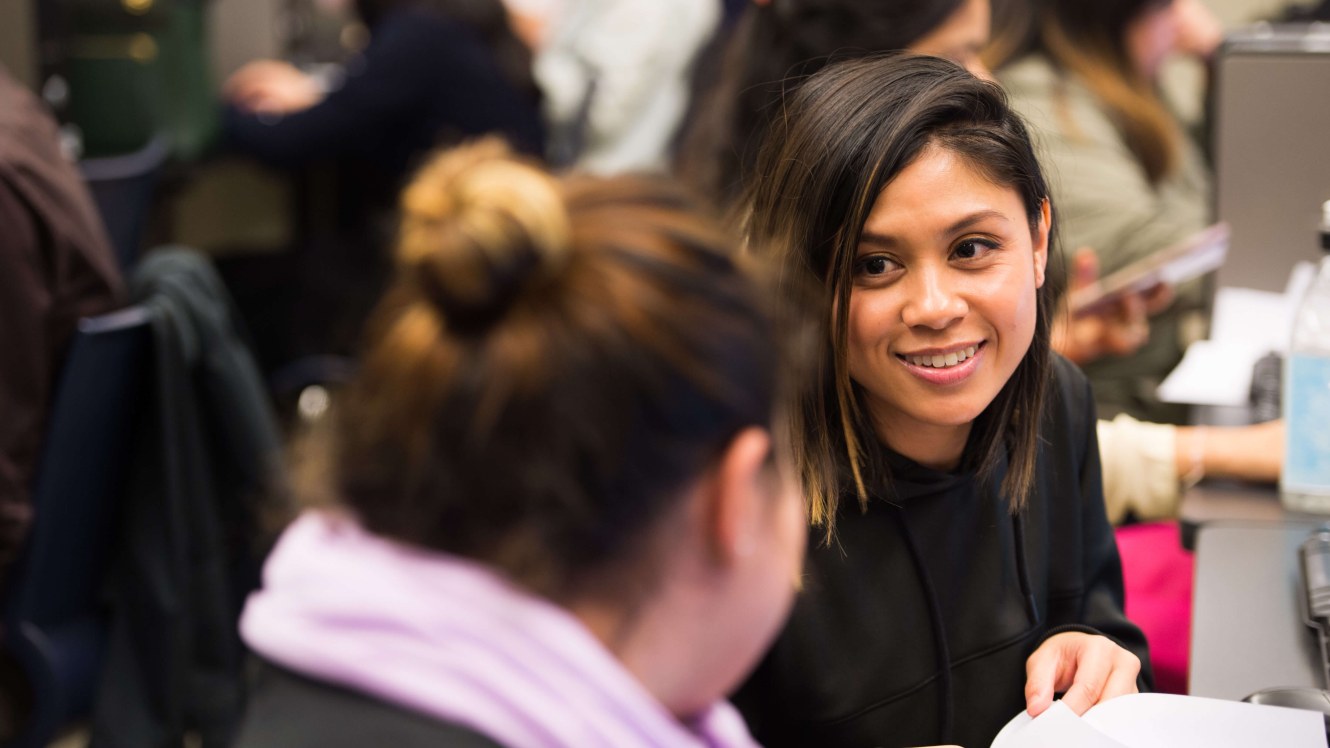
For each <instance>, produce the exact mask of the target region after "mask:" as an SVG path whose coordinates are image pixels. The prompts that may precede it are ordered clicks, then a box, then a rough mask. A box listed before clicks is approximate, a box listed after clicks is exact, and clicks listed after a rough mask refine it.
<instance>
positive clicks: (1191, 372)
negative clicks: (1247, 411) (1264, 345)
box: [1158, 340, 1264, 405]
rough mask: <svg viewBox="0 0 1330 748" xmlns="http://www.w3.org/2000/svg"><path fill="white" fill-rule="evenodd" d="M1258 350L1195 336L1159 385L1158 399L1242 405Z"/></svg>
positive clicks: (1168, 401)
mask: <svg viewBox="0 0 1330 748" xmlns="http://www.w3.org/2000/svg"><path fill="white" fill-rule="evenodd" d="M1261 355H1264V354H1263V353H1262V354H1253V353H1252V349H1249V348H1246V347H1244V346H1234V345H1225V344H1223V343H1217V342H1215V341H1212V340H1198V341H1196V342H1195V343H1192V344H1191V346H1190V347H1188V348H1187V352H1186V353H1185V354H1183V356H1182V361H1181V362H1180V363H1179V364H1178V365H1177V367H1175V368H1174V369H1173V371H1171V372H1169V374H1168V376H1167V377H1166V378H1165V379H1164V381H1163V382H1161V383H1160V385H1159V391H1158V394H1159V399H1160V400H1163V401H1164V402H1166V403H1190V404H1193V405H1246V404H1247V400H1248V398H1249V396H1250V393H1251V373H1252V366H1253V365H1254V364H1255V363H1256V359H1257V358H1260V356H1261Z"/></svg>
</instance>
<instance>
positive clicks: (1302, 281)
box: [1157, 262, 1315, 406]
mask: <svg viewBox="0 0 1330 748" xmlns="http://www.w3.org/2000/svg"><path fill="white" fill-rule="evenodd" d="M1314 275H1315V268H1314V267H1313V266H1311V265H1310V264H1309V263H1305V262H1301V263H1298V264H1297V265H1296V266H1295V267H1294V268H1293V272H1292V274H1291V275H1290V276H1289V282H1288V285H1287V287H1286V288H1285V290H1284V293H1282V294H1279V293H1272V292H1270V291H1257V290H1255V289H1251V288H1221V289H1219V291H1218V292H1217V293H1216V294H1215V304H1214V310H1213V312H1212V313H1211V316H1210V339H1209V340H1200V341H1197V342H1195V343H1192V344H1191V346H1190V347H1188V348H1187V352H1186V354H1185V355H1184V356H1183V358H1182V361H1181V362H1180V363H1179V364H1178V366H1177V367H1176V368H1175V369H1173V371H1172V372H1170V373H1169V375H1168V377H1167V378H1165V379H1164V381H1163V382H1161V383H1160V385H1159V390H1158V393H1157V394H1158V395H1159V399H1160V400H1163V401H1164V402H1167V403H1188V404H1192V405H1236V406H1241V405H1246V404H1247V401H1248V399H1249V397H1250V393H1251V374H1252V367H1254V366H1255V365H1256V362H1257V360H1259V359H1260V358H1261V357H1262V356H1264V355H1265V354H1267V353H1270V352H1271V351H1274V352H1278V353H1286V352H1287V351H1288V345H1289V340H1290V338H1291V337H1292V331H1293V313H1294V310H1295V309H1296V308H1297V305H1298V302H1299V301H1301V299H1302V295H1303V293H1305V292H1306V289H1307V286H1308V285H1310V283H1311V280H1312V277H1313V276H1314Z"/></svg>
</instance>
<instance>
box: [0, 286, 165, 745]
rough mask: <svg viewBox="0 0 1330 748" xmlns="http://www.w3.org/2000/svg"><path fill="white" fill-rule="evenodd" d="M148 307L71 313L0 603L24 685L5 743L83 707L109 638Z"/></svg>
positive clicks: (45, 738) (51, 730)
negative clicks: (17, 729)
mask: <svg viewBox="0 0 1330 748" xmlns="http://www.w3.org/2000/svg"><path fill="white" fill-rule="evenodd" d="M150 343H151V335H150V328H149V315H148V313H147V311H146V310H145V309H144V308H142V307H131V308H129V309H125V310H122V311H119V312H114V313H111V314H107V315H104V316H100V317H92V318H87V319H84V320H82V321H80V323H79V326H78V331H77V333H76V334H75V336H74V338H73V340H72V342H71V344H70V347H69V353H68V357H67V359H66V362H65V366H64V370H63V372H62V374H61V379H60V382H59V384H58V385H57V387H56V390H55V393H56V394H55V401H54V403H53V408H52V410H51V417H50V420H49V422H48V426H47V434H46V443H45V446H44V448H43V454H42V458H41V462H40V464H39V466H38V470H37V474H36V481H35V486H34V490H33V494H32V501H33V507H34V510H35V511H34V520H33V524H32V527H31V530H30V534H29V536H28V540H27V543H26V545H25V547H24V549H23V551H22V553H21V554H20V556H19V558H18V560H17V562H16V563H15V565H14V567H13V569H12V570H11V573H10V577H9V589H8V590H6V595H5V598H4V600H3V615H4V621H5V633H4V646H5V648H6V649H7V650H8V652H9V654H10V655H12V656H13V658H14V659H15V660H16V661H17V663H18V665H19V666H20V668H21V669H22V670H23V672H24V674H25V675H26V677H27V679H28V682H29V684H30V685H31V688H32V692H33V706H32V713H31V715H30V718H29V719H28V720H27V721H26V723H25V724H24V725H23V726H22V732H21V733H20V734H19V735H18V736H16V739H15V740H14V742H13V743H11V744H10V745H12V746H14V748H25V747H27V746H33V747H34V748H44V746H46V745H48V744H49V743H50V742H51V740H52V737H53V736H54V735H55V733H56V732H57V731H58V730H59V729H60V728H61V727H63V726H64V725H66V724H68V723H69V722H71V721H73V720H75V719H77V718H79V717H83V716H86V715H87V714H88V713H89V712H90V710H91V707H92V700H93V695H94V693H95V692H96V689H97V686H98V676H99V673H100V670H101V663H102V659H103V652H104V650H105V642H106V637H107V625H108V624H107V618H106V611H105V609H104V604H103V590H102V586H103V581H104V577H105V571H106V569H107V567H108V564H109V559H110V557H111V553H112V549H113V546H114V541H115V539H116V538H117V537H118V535H119V530H120V517H119V508H120V506H121V503H122V501H121V500H122V494H123V492H124V490H123V489H124V485H125V481H126V476H127V468H128V464H129V456H130V450H131V449H132V446H133V443H134V439H133V434H134V432H135V428H136V414H137V413H138V410H139V408H138V405H139V400H140V398H141V396H142V393H143V390H144V382H145V377H146V375H147V373H148V371H149V369H148V368H147V364H148V356H149V353H150V350H151V349H150V347H149V346H150Z"/></svg>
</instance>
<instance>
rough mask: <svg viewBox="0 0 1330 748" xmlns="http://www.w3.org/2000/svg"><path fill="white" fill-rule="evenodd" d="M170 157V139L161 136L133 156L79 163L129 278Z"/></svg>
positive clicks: (91, 159)
mask: <svg viewBox="0 0 1330 748" xmlns="http://www.w3.org/2000/svg"><path fill="white" fill-rule="evenodd" d="M170 155H171V149H170V147H169V145H168V142H167V140H166V139H165V138H163V137H161V136H158V137H155V138H153V139H151V140H149V141H148V144H147V145H145V146H144V147H143V148H141V149H140V150H138V151H135V152H133V153H129V154H126V155H123V156H105V157H102V158H90V159H84V160H83V161H81V162H79V170H80V171H81V172H83V178H84V179H85V180H87V183H88V191H89V192H91V193H92V201H93V202H94V203H95V204H96V205H97V212H98V213H99V214H101V217H102V222H103V223H104V224H105V225H106V233H107V235H108V236H110V238H111V247H112V248H113V249H114V250H115V257H116V261H117V263H118V264H119V266H120V270H121V271H122V272H123V273H125V274H126V275H128V274H129V272H130V270H131V269H132V268H133V267H134V265H135V263H136V262H138V257H139V247H140V245H141V244H142V242H143V229H144V227H145V226H146V225H147V223H148V215H149V213H151V210H152V202H153V195H154V192H155V190H156V187H157V178H158V175H159V174H160V172H161V170H162V167H163V166H164V165H165V163H166V160H167V157H169V156H170Z"/></svg>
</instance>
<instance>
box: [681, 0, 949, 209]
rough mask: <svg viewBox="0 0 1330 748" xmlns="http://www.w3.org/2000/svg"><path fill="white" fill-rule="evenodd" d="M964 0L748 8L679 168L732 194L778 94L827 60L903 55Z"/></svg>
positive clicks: (814, 1) (860, 0) (714, 190)
mask: <svg viewBox="0 0 1330 748" xmlns="http://www.w3.org/2000/svg"><path fill="white" fill-rule="evenodd" d="M962 1H963V0H873V1H871V2H865V1H864V0H772V1H771V2H769V3H766V4H763V5H756V4H750V6H749V7H748V9H747V10H746V11H745V13H744V16H743V17H742V18H741V19H740V22H739V25H738V27H737V28H736V30H735V32H734V37H733V38H732V40H731V41H730V44H729V47H728V49H727V50H726V54H725V60H724V66H725V67H724V71H725V72H724V75H723V77H722V78H721V79H720V80H718V81H717V83H716V85H715V86H714V88H712V89H711V90H710V91H706V92H703V95H704V96H705V97H706V104H705V105H704V107H702V109H701V111H702V112H703V114H702V115H701V118H700V120H699V122H697V123H696V125H695V126H694V127H693V129H692V131H691V132H690V134H689V138H688V140H687V141H686V142H685V148H684V162H683V163H682V164H681V170H682V171H683V173H684V174H685V176H686V177H687V178H688V179H689V180H690V181H691V182H695V183H697V184H698V185H699V186H701V187H702V188H703V189H705V190H706V191H707V192H708V193H711V194H715V195H717V196H718V197H721V198H724V199H732V198H735V197H737V193H738V191H739V188H740V185H741V184H742V177H743V175H744V174H745V173H747V172H748V171H750V170H751V167H752V165H753V162H754V159H755V157H756V144H757V143H758V142H759V141H760V140H761V137H762V135H763V133H765V132H766V129H767V123H768V122H769V121H771V120H772V119H775V118H776V117H778V116H779V115H778V108H779V106H780V101H781V97H782V95H783V94H784V93H785V92H786V91H787V90H789V89H791V88H793V87H794V86H795V85H797V84H798V83H799V82H800V81H801V80H803V79H804V78H806V77H807V76H809V75H812V74H813V73H816V72H817V71H818V70H820V69H822V67H824V66H825V65H827V64H828V63H829V62H830V61H832V60H835V59H846V58H851V57H859V56H863V55H866V54H870V53H873V52H883V51H890V50H902V49H905V48H907V47H909V46H910V45H911V44H913V43H914V42H916V41H918V40H919V39H920V38H921V37H923V36H924V35H926V34H928V33H929V32H930V31H932V30H933V29H935V28H937V27H938V26H939V25H940V24H942V23H943V22H944V21H945V20H946V19H947V18H948V17H950V16H951V15H952V14H953V13H955V12H956V10H957V8H959V7H960V6H961V4H962Z"/></svg>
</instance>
